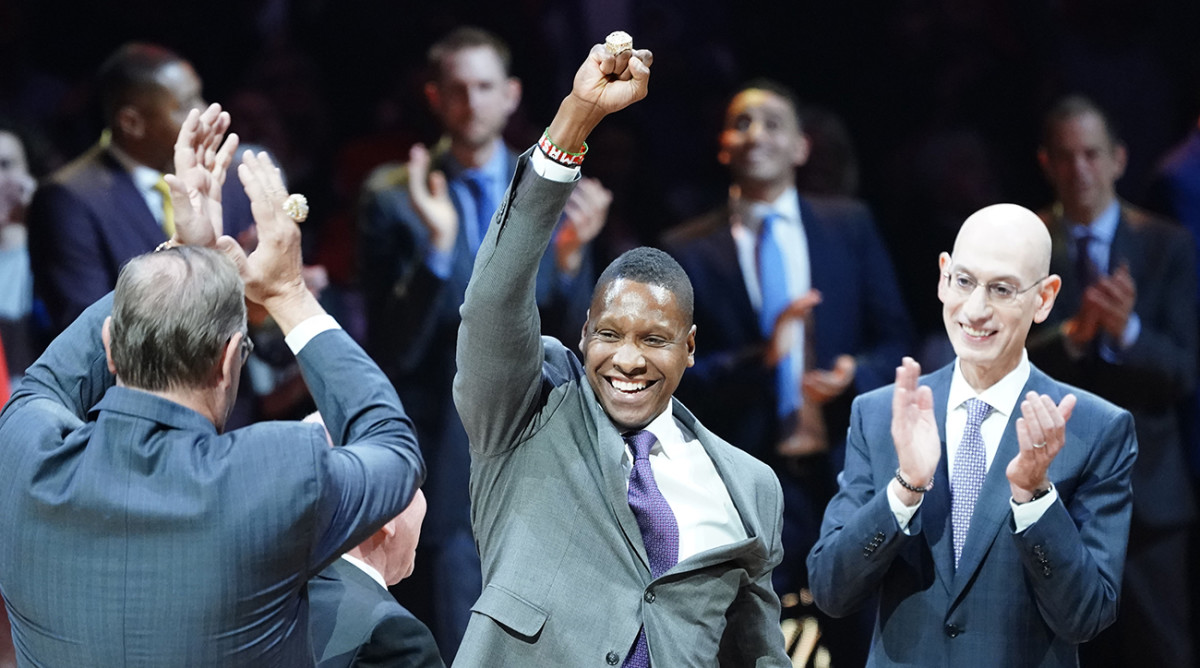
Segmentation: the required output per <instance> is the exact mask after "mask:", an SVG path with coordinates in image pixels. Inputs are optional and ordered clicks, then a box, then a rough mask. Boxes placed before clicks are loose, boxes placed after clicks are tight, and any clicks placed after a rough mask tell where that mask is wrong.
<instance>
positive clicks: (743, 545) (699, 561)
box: [669, 399, 767, 573]
mask: <svg viewBox="0 0 1200 668" xmlns="http://www.w3.org/2000/svg"><path fill="white" fill-rule="evenodd" d="M671 407H672V411H673V415H674V416H675V419H677V420H679V421H680V422H682V423H683V425H684V426H685V427H687V428H688V429H689V430H690V431H691V432H692V433H693V434H695V436H696V439H697V440H699V441H700V445H701V446H703V447H704V451H705V452H706V453H707V454H708V457H709V459H711V460H712V463H713V467H714V468H716V470H717V475H718V476H720V478H721V482H722V483H724V485H725V490H726V491H728V492H729V499H730V501H732V502H733V507H734V509H736V510H737V513H738V518H739V519H741V521H742V528H744V529H745V530H746V538H745V539H743V540H740V541H736V542H734V543H730V544H728V545H722V546H720V547H717V548H713V549H711V550H706V551H704V552H701V553H699V554H696V555H693V556H691V557H689V558H688V559H685V560H683V561H681V562H679V563H678V564H676V565H675V567H674V568H672V569H671V571H677V570H678V571H689V570H697V569H701V568H706V567H708V566H711V565H713V564H719V563H723V562H727V561H730V560H744V561H745V563H744V567H745V568H746V570H747V571H749V572H751V573H757V572H759V571H760V570H761V568H762V565H763V564H764V563H765V562H766V559H767V545H766V540H767V539H766V538H765V537H764V536H763V531H762V527H761V525H760V521H759V520H760V519H761V517H762V515H763V511H762V510H760V508H759V505H758V503H759V499H758V497H757V496H756V495H755V494H754V490H753V486H752V485H745V484H742V480H744V478H745V476H744V475H740V474H739V471H738V469H737V464H736V463H735V462H733V461H732V460H731V459H730V457H729V455H730V451H729V450H727V449H726V448H724V447H721V446H720V444H719V442H718V440H717V437H716V436H714V435H713V434H712V432H710V431H708V429H706V428H705V427H704V425H702V424H700V421H699V420H697V419H696V417H695V416H694V415H692V414H691V412H690V411H688V409H687V408H686V407H684V405H683V404H681V403H679V402H678V401H676V400H674V399H672V400H671ZM671 571H669V572H671Z"/></svg>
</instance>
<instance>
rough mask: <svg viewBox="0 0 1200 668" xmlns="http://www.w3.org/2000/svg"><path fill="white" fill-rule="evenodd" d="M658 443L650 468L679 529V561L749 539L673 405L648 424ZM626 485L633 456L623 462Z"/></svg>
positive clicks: (629, 453)
mask: <svg viewBox="0 0 1200 668" xmlns="http://www.w3.org/2000/svg"><path fill="white" fill-rule="evenodd" d="M646 430H647V431H649V432H650V433H652V434H654V437H655V438H657V439H658V440H657V441H656V442H655V443H654V445H653V446H652V447H651V448H650V470H651V471H653V472H654V482H655V483H656V484H657V485H658V490H659V491H660V492H662V495H663V498H665V499H666V500H667V504H668V505H670V506H671V511H672V512H673V513H674V514H675V521H676V523H677V524H678V525H679V561H683V560H684V559H687V558H688V557H690V556H692V555H696V554H699V553H701V552H704V551H705V550H711V549H713V548H716V547H721V546H722V545H728V544H730V543H734V542H737V541H739V540H744V539H745V538H746V528H745V526H743V525H742V518H741V516H740V515H739V514H738V511H737V508H734V506H733V500H732V499H730V498H729V490H728V489H726V488H725V483H724V482H723V481H722V480H721V476H720V475H719V474H718V473H717V468H716V466H714V465H713V463H712V459H711V458H710V457H709V456H708V452H707V451H705V449H704V446H703V445H701V444H700V441H698V440H697V439H696V437H695V436H693V435H692V434H689V433H685V430H684V427H683V425H681V424H680V423H679V422H678V421H677V420H676V419H675V417H674V416H673V415H672V414H671V410H670V407H668V408H667V410H665V411H663V412H662V413H661V414H659V416H658V417H656V418H654V420H653V421H652V422H651V423H650V424H649V425H646ZM621 462H622V465H623V466H624V468H625V478H626V485H628V479H629V474H630V472H631V471H632V470H633V452H632V450H631V449H630V448H629V446H628V445H626V446H625V456H624V457H623V458H622V460H621Z"/></svg>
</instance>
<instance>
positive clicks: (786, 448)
mask: <svg viewBox="0 0 1200 668" xmlns="http://www.w3.org/2000/svg"><path fill="white" fill-rule="evenodd" d="M719 145H720V150H719V152H718V156H717V157H718V160H719V161H720V162H721V163H722V164H723V165H725V166H726V167H727V168H728V169H729V174H730V177H731V178H732V184H731V186H730V188H729V193H730V194H729V198H728V200H727V202H726V203H725V204H724V205H723V206H721V207H720V208H719V209H717V210H715V211H712V212H710V213H708V214H706V215H705V216H703V217H701V218H698V219H697V220H695V221H691V222H688V223H685V224H684V225H682V226H681V227H679V228H677V229H675V230H672V231H671V232H669V233H668V234H667V236H666V237H665V239H664V248H665V249H666V250H667V251H668V252H669V253H671V254H672V255H673V256H674V257H675V258H676V259H677V260H678V261H679V263H680V264H681V265H683V268H684V270H686V271H687V273H688V276H689V278H691V280H692V283H693V284H694V285H695V286H696V292H697V294H701V295H703V296H704V298H703V299H700V300H697V303H696V324H697V326H698V328H699V329H700V331H701V332H704V334H705V339H704V341H705V345H704V346H703V347H702V348H701V349H700V352H699V353H697V355H696V368H695V370H694V371H693V372H692V373H690V374H688V376H687V377H685V378H684V380H683V382H682V384H681V385H680V393H679V396H680V398H681V399H683V400H684V401H685V402H686V403H687V404H688V406H689V407H691V408H692V409H693V410H694V411H696V415H697V416H698V417H699V418H700V419H701V420H703V421H704V423H705V424H706V425H708V426H709V428H711V429H712V430H713V431H714V432H715V433H717V434H719V435H720V436H722V437H723V438H726V439H729V440H730V441H731V442H732V443H734V444H735V445H737V446H738V447H741V448H743V449H745V450H746V451H747V452H749V453H750V454H752V455H754V456H755V457H759V458H760V459H762V460H763V461H766V462H767V463H769V464H771V466H772V467H773V468H774V469H775V471H776V473H777V474H778V475H779V479H780V483H781V484H782V486H783V492H784V497H785V499H786V503H785V504H784V514H785V516H784V529H783V542H784V561H783V564H782V565H781V566H780V568H777V569H776V570H775V585H776V591H777V592H778V593H779V594H780V595H781V596H782V595H786V594H793V595H794V594H796V593H798V592H799V591H800V590H801V589H802V588H803V587H805V586H807V576H806V574H805V572H804V556H805V555H806V554H807V553H808V550H809V549H811V548H812V546H813V544H814V543H815V542H816V540H817V535H818V533H819V528H820V525H821V512H822V511H823V510H824V508H825V504H826V503H828V501H829V499H830V497H832V496H833V493H834V489H835V486H836V483H835V476H836V475H837V472H838V471H839V470H840V469H841V459H842V451H843V444H844V439H845V434H846V427H847V426H848V424H849V422H848V419H849V416H850V402H851V401H852V400H853V399H854V397H855V396H857V395H858V394H860V393H862V392H866V391H868V390H873V389H875V388H877V387H880V386H882V385H885V384H887V383H888V382H890V381H891V377H892V369H893V368H894V366H895V364H896V360H898V359H900V357H901V356H902V355H905V354H907V353H909V352H910V351H911V347H912V346H911V344H912V334H911V325H910V322H909V318H908V314H907V311H906V309H905V307H904V303H903V299H902V298H901V296H900V289H899V286H898V285H897V283H896V278H895V274H894V273H893V271H892V263H891V260H890V259H889V257H888V254H887V251H886V249H885V248H884V245H883V242H882V240H881V239H880V238H879V235H878V233H877V232H876V230H875V224H874V220H873V218H872V216H871V212H870V211H869V210H868V209H867V207H866V205H864V204H863V203H862V202H859V201H856V200H852V199H849V198H845V197H820V196H812V195H808V194H802V193H800V192H799V191H798V189H797V186H796V178H797V170H798V169H799V168H801V167H802V166H803V165H805V164H806V162H807V161H808V156H809V148H810V143H809V139H808V137H807V136H806V135H805V133H804V128H803V124H802V122H801V118H800V108H799V103H798V102H797V100H796V97H795V95H794V94H793V93H792V92H791V91H790V90H788V89H787V88H785V87H783V86H781V85H780V84H778V83H775V82H772V81H769V80H762V79H760V80H757V81H754V82H751V83H749V84H747V85H746V86H744V87H743V88H742V89H741V90H739V91H738V92H737V93H736V94H735V95H734V96H733V97H732V98H731V99H730V102H729V105H728V107H727V108H726V112H725V123H724V127H723V129H722V131H721V135H720V139H719ZM818 302H819V303H818ZM869 623H870V621H869V619H867V617H866V615H865V614H864V615H862V616H860V617H859V618H856V619H849V620H845V621H841V620H839V621H836V622H832V623H830V624H826V625H825V629H824V630H825V632H826V633H825V635H824V638H823V640H824V641H825V642H826V643H827V644H828V645H829V647H830V650H831V651H833V652H834V653H836V654H837V655H838V656H839V657H840V661H847V662H849V663H851V665H852V664H853V663H854V662H855V661H856V659H857V660H859V661H861V658H862V657H864V656H865V654H863V653H862V647H863V645H864V644H865V640H866V635H867V633H868V626H869ZM855 652H858V654H859V656H858V657H855V655H854V654H855Z"/></svg>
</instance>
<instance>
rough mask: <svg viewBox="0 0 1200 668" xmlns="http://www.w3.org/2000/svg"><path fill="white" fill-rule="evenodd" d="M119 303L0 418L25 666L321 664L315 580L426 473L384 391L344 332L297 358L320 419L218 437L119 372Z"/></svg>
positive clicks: (32, 375)
mask: <svg viewBox="0 0 1200 668" xmlns="http://www.w3.org/2000/svg"><path fill="white" fill-rule="evenodd" d="M111 309H112V299H111V297H106V298H104V299H102V300H101V301H100V302H98V303H97V304H95V305H94V306H92V307H91V308H89V309H88V310H86V311H84V313H83V314H82V315H81V316H80V317H79V318H78V319H77V320H76V321H75V322H74V323H73V324H72V325H71V326H70V327H68V328H67V330H66V331H65V332H63V334H62V335H60V336H59V337H58V338H57V339H56V340H55V341H54V342H53V343H51V344H50V347H49V348H48V349H47V350H46V353H45V354H44V355H43V356H42V357H41V358H40V359H39V360H38V361H37V362H35V363H34V365H33V366H31V367H30V368H29V371H28V373H27V374H26V376H25V380H24V382H23V383H22V385H21V387H20V388H19V389H18V390H17V391H16V392H15V394H14V396H13V398H12V400H11V401H10V403H9V404H8V406H7V407H6V408H5V410H4V412H3V413H0V471H3V472H4V484H3V485H0V509H3V512H0V591H2V592H3V594H4V601H5V604H6V605H7V607H8V613H9V615H10V618H11V621H12V631H13V644H14V645H15V646H16V649H17V655H18V657H19V661H20V662H21V665H46V666H216V665H221V666H268V665H273V666H311V665H312V663H313V656H312V649H311V645H310V643H309V639H308V599H307V597H306V596H305V591H306V586H307V583H308V580H309V578H311V577H312V576H313V575H314V574H316V573H318V572H319V571H320V570H321V569H323V568H324V567H325V566H326V565H328V564H329V563H330V562H332V561H333V560H334V559H336V558H337V557H338V555H340V554H342V553H344V552H345V551H346V550H348V549H350V548H351V547H353V546H355V545H358V544H359V543H361V542H362V541H363V540H365V539H366V538H367V537H368V536H370V535H371V534H372V533H374V532H375V531H377V530H378V529H379V528H380V527H381V526H383V524H384V523H386V522H387V521H388V520H390V519H391V518H393V517H395V516H396V515H397V514H398V513H399V512H400V511H401V510H403V509H404V508H405V507H406V506H407V505H408V503H409V502H410V501H411V499H412V496H413V494H414V493H415V491H416V489H417V487H418V486H419V485H420V483H421V481H422V478H423V477H424V465H423V463H422V460H421V456H420V453H419V451H418V448H417V444H416V439H415V437H414V434H413V429H412V425H411V423H410V422H409V421H408V418H407V417H406V416H405V414H404V410H403V408H402V407H401V405H400V402H399V400H398V399H397V397H396V393H395V392H394V391H393V390H392V387H391V384H390V383H388V381H387V379H386V378H385V377H384V376H383V374H382V373H381V372H380V371H379V369H378V367H376V366H375V364H374V363H373V362H371V360H370V359H369V358H368V357H367V356H366V354H365V353H364V352H363V351H362V350H361V349H360V348H359V347H358V346H357V345H356V344H355V343H354V342H353V341H352V340H351V339H350V337H349V336H348V335H347V334H346V333H345V332H343V331H341V330H333V331H326V332H322V333H320V334H318V335H317V336H315V337H314V338H313V339H312V340H311V341H309V342H308V344H307V345H306V346H305V347H304V349H303V350H301V351H300V354H299V355H298V356H297V359H298V361H299V364H300V368H301V370H302V372H303V373H304V376H305V380H306V382H307V383H308V386H309V388H310V389H311V390H312V393H313V396H314V398H315V399H316V403H317V407H318V408H319V409H320V411H321V413H322V416H323V417H324V419H325V424H326V425H327V427H328V429H329V432H330V434H332V435H333V439H334V442H336V443H338V444H345V447H336V448H330V447H329V445H328V443H327V441H326V437H325V434H324V431H323V430H322V429H321V427H320V426H318V425H312V424H306V423H300V422H268V423H260V424H256V425H252V426H250V427H246V428H244V429H238V430H235V431H232V432H228V433H224V434H219V433H217V431H216V429H215V428H214V426H213V424H212V423H211V422H210V421H209V420H208V419H206V418H205V417H204V416H202V415H200V414H199V413H197V412H195V411H192V410H191V409H188V408H185V407H183V406H181V405H180V404H177V403H174V402H172V401H168V400H167V399H164V398H161V397H159V396H156V395H152V394H149V393H146V392H142V391H139V390H134V389H131V388H128V387H123V386H116V385H114V378H113V377H112V375H111V374H110V373H109V372H108V368H107V365H106V361H105V354H104V348H103V345H102V342H101V338H100V330H101V323H102V322H103V320H104V318H105V316H107V315H108V314H109V313H110V312H111Z"/></svg>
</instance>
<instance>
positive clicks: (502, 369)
mask: <svg viewBox="0 0 1200 668" xmlns="http://www.w3.org/2000/svg"><path fill="white" fill-rule="evenodd" d="M651 59H652V56H651V54H650V52H649V51H644V50H642V51H625V52H622V53H620V54H617V55H613V54H610V53H607V52H606V51H605V48H604V46H603V45H600V44H597V45H596V46H593V47H592V50H591V53H590V54H589V55H588V58H587V60H585V61H584V63H583V64H582V65H581V66H580V67H579V70H578V71H577V72H576V74H575V81H574V84H573V86H572V89H571V93H570V94H569V95H567V96H566V97H565V98H564V99H563V101H562V104H560V105H559V108H558V113H557V114H556V115H555V117H554V120H553V121H552V122H551V123H550V127H549V129H548V130H547V135H548V139H549V141H550V142H552V143H553V145H554V146H556V147H562V148H563V149H565V150H567V151H570V152H578V151H580V149H581V148H582V146H583V145H584V142H585V140H586V139H587V137H588V135H589V134H590V133H591V131H592V129H593V128H595V127H596V125H597V124H598V123H599V122H600V120H601V119H603V118H604V116H606V115H608V114H610V113H613V112H615V111H618V110H620V109H623V108H625V107H627V106H629V105H630V104H632V103H634V102H636V101H638V100H640V99H642V98H643V97H645V95H646V87H647V85H648V83H649V77H650V62H651ZM533 150H534V151H537V150H539V149H536V148H535V149H533ZM532 160H533V158H532V156H531V155H530V154H529V153H527V154H526V155H524V156H522V158H521V160H520V161H519V162H518V164H517V169H516V174H515V176H514V178H513V182H512V185H510V186H509V191H508V193H507V195H506V197H505V200H504V201H503V202H501V204H500V207H499V209H498V210H497V211H496V214H495V217H494V218H493V221H492V225H491V226H490V227H489V229H488V233H487V236H486V237H485V238H484V241H483V244H482V246H481V247H480V249H479V253H478V255H477V256H476V259H475V269H474V272H473V273H472V276H471V282H470V284H469V285H468V287H467V294H466V299H465V301H464V303H463V307H462V325H461V326H460V328H459V335H458V357H457V362H458V373H457V375H456V376H455V378H454V401H455V405H456V406H457V408H458V412H459V415H460V416H461V417H462V420H463V425H464V426H465V427H466V430H467V435H468V436H469V437H470V441H471V447H472V449H473V450H474V451H476V452H479V453H484V454H494V453H497V452H502V451H504V450H507V449H509V448H511V447H513V446H515V445H516V444H517V442H518V441H519V435H520V434H521V432H522V431H523V430H524V429H525V428H526V427H527V426H528V422H529V419H530V417H531V416H532V414H533V412H534V410H535V409H536V406H537V401H538V400H539V397H540V396H541V383H540V377H541V371H540V369H541V363H542V349H541V346H542V344H541V339H540V338H539V332H540V331H541V323H540V320H539V317H538V313H537V306H536V295H535V293H536V278H537V268H538V263H539V261H540V259H541V257H542V255H543V254H544V253H545V251H546V247H547V245H548V244H549V243H550V237H551V235H552V233H553V231H554V227H555V224H556V223H557V222H558V218H559V215H560V214H561V213H562V210H563V207H564V206H565V204H566V201H567V198H568V197H569V196H570V194H571V191H572V189H573V188H574V181H576V180H577V179H578V178H579V176H578V171H579V170H578V168H577V167H576V168H565V167H563V166H562V165H558V164H553V163H551V164H549V165H548V166H547V167H546V168H545V174H542V173H540V172H541V171H542V170H543V168H541V167H538V166H537V165H534V164H531V162H532ZM546 162H548V163H549V162H550V161H549V160H548V159H547V160H546ZM556 172H557V173H556ZM547 176H549V177H550V178H546V177H547ZM556 176H557V177H558V178H555V177H556Z"/></svg>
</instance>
